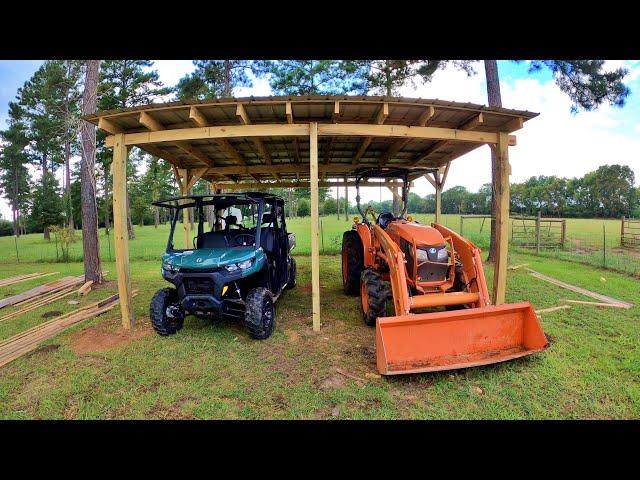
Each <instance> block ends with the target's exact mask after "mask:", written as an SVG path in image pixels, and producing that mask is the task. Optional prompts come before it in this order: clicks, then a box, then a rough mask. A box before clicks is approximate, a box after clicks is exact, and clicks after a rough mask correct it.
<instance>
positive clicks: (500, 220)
mask: <svg viewBox="0 0 640 480" xmlns="http://www.w3.org/2000/svg"><path fill="white" fill-rule="evenodd" d="M496 155H497V157H498V158H497V160H498V169H497V172H496V173H497V175H496V178H495V179H494V181H495V182H496V185H495V195H496V205H497V209H496V213H495V215H496V218H495V222H496V226H495V228H496V242H497V251H496V259H495V264H494V269H493V304H494V305H501V304H503V303H504V302H505V298H506V293H507V259H508V255H509V141H508V135H507V134H506V133H500V134H498V144H497V145H496Z"/></svg>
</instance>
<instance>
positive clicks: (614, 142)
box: [0, 60, 640, 218]
mask: <svg viewBox="0 0 640 480" xmlns="http://www.w3.org/2000/svg"><path fill="white" fill-rule="evenodd" d="M41 63H42V62H40V61H31V60H30V61H7V60H0V129H4V128H6V117H7V110H8V103H9V102H10V101H12V100H14V98H15V95H16V92H17V89H18V88H19V87H20V86H22V85H23V83H24V82H25V81H26V80H28V79H29V77H30V76H31V75H32V74H33V73H34V72H35V71H36V70H37V68H38V67H39V65H40V64H41ZM498 65H499V70H500V78H501V90H502V102H503V105H504V106H505V107H508V108H516V109H522V110H530V111H534V112H538V113H540V116H539V117H537V118H535V119H533V120H531V121H529V122H527V123H526V124H525V127H524V128H523V129H522V130H520V131H519V132H516V133H517V137H518V145H517V146H516V147H513V148H511V149H510V162H511V165H512V172H513V173H512V176H511V181H512V182H521V181H523V180H525V179H527V178H529V177H530V176H532V175H557V176H563V177H575V176H582V175H584V174H585V173H587V172H589V171H592V170H595V169H596V168H598V166H599V165H604V164H611V163H620V164H624V165H629V166H630V167H631V168H632V169H633V170H634V171H635V173H636V185H638V184H639V182H640V60H613V61H607V63H606V67H607V68H608V69H613V68H618V67H620V66H625V67H626V68H628V69H629V70H630V74H629V75H628V77H627V79H626V83H627V85H628V86H629V88H630V89H631V94H630V95H629V97H628V99H627V104H626V106H625V107H623V108H614V107H610V106H603V107H601V108H599V109H598V110H597V111H594V112H580V113H578V114H572V113H571V102H570V101H569V99H568V97H567V96H566V95H565V94H564V93H562V92H560V90H559V89H558V88H557V87H556V86H555V84H554V82H553V78H552V75H551V73H550V72H549V71H548V70H546V69H545V70H542V71H540V72H538V73H535V74H529V73H528V62H526V61H523V62H520V63H515V62H512V61H499V62H498ZM154 67H155V68H156V69H157V70H158V72H159V74H160V78H161V80H162V81H163V82H164V83H165V84H166V85H175V84H176V83H177V81H178V80H179V79H180V78H181V77H182V76H183V75H185V74H187V73H189V72H190V71H192V70H193V68H194V67H193V65H192V63H191V61H190V60H158V61H156V63H155V66H154ZM476 71H477V74H476V75H474V76H471V77H467V76H466V75H465V74H464V73H463V72H460V71H457V70H455V69H454V68H453V67H448V68H447V69H445V70H443V71H440V72H438V74H437V75H436V77H435V78H434V79H433V80H432V81H431V82H429V83H424V84H419V85H416V86H415V87H414V86H407V87H405V88H403V89H402V91H401V94H402V95H403V96H407V97H421V98H439V99H444V100H453V101H462V102H474V103H480V104H485V103H486V95H487V94H486V84H485V81H484V68H483V66H482V64H481V63H478V64H476ZM234 94H235V95H236V96H250V95H256V96H259V95H269V94H270V88H269V85H268V82H267V81H265V80H259V81H256V82H254V86H253V87H252V88H242V89H237V90H236V91H235V92H234ZM489 159H490V156H489V150H488V147H486V146H485V147H481V148H479V149H477V150H475V151H473V152H471V153H469V154H467V155H465V156H464V157H462V158H460V159H458V160H456V161H455V162H454V163H453V164H452V167H451V170H450V172H449V177H448V180H447V186H446V187H445V188H449V187H453V186H456V185H463V186H465V187H467V188H468V189H470V190H472V191H476V190H477V189H478V188H479V187H480V186H481V185H482V184H483V183H487V182H489V181H490V169H489V161H490V160H489ZM414 191H415V192H416V193H418V194H419V195H426V194H428V193H432V187H431V186H430V185H429V184H428V182H427V181H426V180H424V179H421V180H420V181H417V182H416V184H415V187H414ZM377 195H378V194H377V193H376V195H375V197H376V198H377ZM388 195H390V194H388ZM386 196H387V193H386V192H385V193H384V194H383V198H386ZM350 197H352V195H350ZM363 197H366V194H365V192H363ZM352 198H353V197H352ZM0 213H2V215H3V216H4V217H5V218H7V216H8V215H9V213H10V212H9V210H8V208H7V207H6V202H5V201H4V200H2V199H0Z"/></svg>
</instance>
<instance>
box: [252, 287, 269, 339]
mask: <svg viewBox="0 0 640 480" xmlns="http://www.w3.org/2000/svg"><path fill="white" fill-rule="evenodd" d="M275 324H276V309H275V307H274V306H273V298H272V297H271V293H270V292H269V290H267V289H266V288H262V287H258V288H254V289H253V290H251V291H249V293H248V294H247V299H246V300H245V313H244V326H245V328H246V329H247V330H248V331H249V334H250V335H251V336H252V337H253V338H257V339H258V340H264V339H265V338H269V337H270V336H271V334H272V333H273V329H274V327H275Z"/></svg>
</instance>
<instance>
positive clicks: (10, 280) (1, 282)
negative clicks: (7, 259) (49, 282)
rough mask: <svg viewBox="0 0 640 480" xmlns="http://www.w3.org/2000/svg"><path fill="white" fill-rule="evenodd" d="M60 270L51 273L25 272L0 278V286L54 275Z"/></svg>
mask: <svg viewBox="0 0 640 480" xmlns="http://www.w3.org/2000/svg"><path fill="white" fill-rule="evenodd" d="M56 273H60V272H51V273H40V272H36V273H25V274H24V275H17V276H15V277H9V278H3V279H2V280H0V287H8V286H9V285H15V284H16V283H20V282H26V281H27V280H34V279H36V278H41V277H48V276H49V275H55V274H56Z"/></svg>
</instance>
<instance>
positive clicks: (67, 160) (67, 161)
mask: <svg viewBox="0 0 640 480" xmlns="http://www.w3.org/2000/svg"><path fill="white" fill-rule="evenodd" d="M68 135H69V134H68V132H67V140H65V142H64V170H65V190H64V195H65V198H66V203H67V205H66V206H67V214H68V215H69V219H68V220H69V222H68V224H69V230H73V229H74V228H75V225H74V223H73V204H72V203H71V140H69V138H68Z"/></svg>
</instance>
